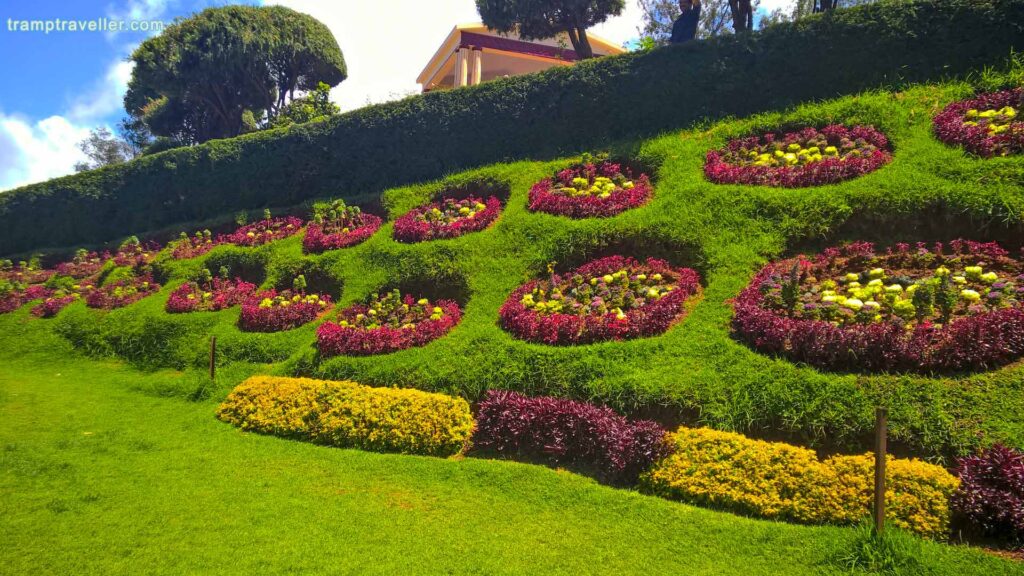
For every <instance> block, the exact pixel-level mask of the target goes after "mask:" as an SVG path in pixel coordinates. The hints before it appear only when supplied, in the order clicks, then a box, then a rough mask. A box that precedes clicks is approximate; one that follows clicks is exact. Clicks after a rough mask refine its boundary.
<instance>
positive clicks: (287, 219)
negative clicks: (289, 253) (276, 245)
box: [224, 211, 302, 246]
mask: <svg viewBox="0 0 1024 576" xmlns="http://www.w3.org/2000/svg"><path fill="white" fill-rule="evenodd" d="M301 229H302V220H301V219H299V218H296V217H294V216H284V217H280V218H272V217H271V216H270V212H269V211H267V212H265V213H264V214H263V220H260V221H259V222H253V223H252V224H247V225H245V226H242V227H241V228H239V229H238V230H235V232H234V233H232V234H228V235H227V236H225V237H224V240H226V241H227V242H230V243H232V244H236V245H238V246H262V245H264V244H266V243H267V242H273V241H274V240H280V239H282V238H287V237H289V236H292V235H293V234H296V233H297V232H298V231H299V230H301Z"/></svg>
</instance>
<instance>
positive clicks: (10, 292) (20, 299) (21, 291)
mask: <svg viewBox="0 0 1024 576" xmlns="http://www.w3.org/2000/svg"><path fill="white" fill-rule="evenodd" d="M49 295H50V289H49V288H46V287H45V286H40V285H38V284H37V285H34V286H27V285H25V284H22V283H14V282H9V281H7V280H0V314H7V313H8V312H13V311H15V310H17V309H18V308H21V307H22V306H24V305H25V304H27V303H29V302H31V301H32V300H38V299H39V298H46V297H47V296H49Z"/></svg>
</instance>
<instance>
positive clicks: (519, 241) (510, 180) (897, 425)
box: [52, 77, 1024, 457]
mask: <svg viewBox="0 0 1024 576" xmlns="http://www.w3.org/2000/svg"><path fill="white" fill-rule="evenodd" d="M988 81H989V82H997V83H998V82H1005V81H1007V78H1005V77H994V78H989V79H988ZM970 90H971V88H970V87H969V86H967V85H965V84H950V85H940V86H922V87H917V88H913V89H910V90H908V91H906V92H902V93H899V94H890V93H884V92H881V93H866V94H862V95H859V96H856V97H848V98H843V99H840V100H836V101H829V102H825V103H820V104H811V105H806V106H803V107H800V108H798V109H795V110H793V111H790V112H787V113H785V114H772V115H765V116H759V117H755V118H752V119H745V120H736V121H727V122H722V123H717V124H713V125H711V126H708V127H705V128H701V129H695V130H692V131H688V132H684V133H682V134H679V133H675V134H669V135H666V136H664V137H661V138H656V139H653V140H649V141H644V142H633V143H626V144H625V145H624V146H623V149H622V152H623V153H626V154H630V155H633V156H636V157H638V158H640V159H641V160H643V161H644V162H647V163H649V164H650V165H652V166H656V167H657V177H658V179H657V183H656V196H655V198H654V200H653V201H652V202H651V203H650V204H649V205H647V206H645V207H643V208H640V209H637V210H632V211H629V212H626V213H624V214H622V215H620V216H617V217H615V218H610V219H591V220H582V221H573V220H569V219H564V218H556V217H552V216H548V215H544V214H533V213H530V212H528V211H527V210H526V208H525V202H526V195H527V192H528V190H529V187H530V185H531V184H532V183H533V182H535V181H536V180H537V179H539V178H541V177H544V176H546V175H548V174H550V172H551V171H552V170H553V169H555V168H556V167H558V166H562V165H564V163H565V162H564V161H563V162H549V163H534V162H518V163H510V164H501V165H495V166H491V167H486V168H483V169H480V170H477V171H473V172H470V173H466V174H462V175H458V176H456V177H453V178H452V179H450V180H449V181H447V182H444V183H432V184H425V185H421V186H413V187H408V188H402V189H396V190H391V191H389V192H388V193H386V194H385V197H384V204H385V206H386V207H387V208H388V210H389V212H390V214H391V216H392V217H394V216H396V215H398V214H401V213H403V212H404V211H405V210H407V209H408V208H410V207H412V206H415V205H417V204H419V203H421V202H423V201H425V200H427V199H428V198H429V197H430V196H431V194H433V193H436V192H438V191H439V190H442V189H444V188H445V187H446V186H451V185H453V183H458V182H465V181H467V180H472V179H474V178H491V179H495V180H497V181H500V182H504V183H506V184H507V185H508V188H509V190H510V193H511V196H510V197H509V199H508V202H507V205H506V208H505V210H504V212H503V214H502V216H501V218H500V219H499V221H498V223H497V224H496V225H495V226H493V227H492V228H491V229H489V230H487V231H484V232H480V233H476V234H471V235H468V236H465V237H462V238H459V239H454V240H444V241H436V242H428V243H421V244H414V245H403V244H399V243H396V242H395V241H393V240H392V239H391V238H390V233H391V225H390V224H388V225H385V226H384V228H383V229H382V231H381V232H379V233H378V234H377V235H376V236H374V237H373V238H372V239H370V240H369V241H368V242H366V243H364V244H363V245H360V246H358V247H355V248H350V249H346V250H339V251H333V252H330V253H327V254H325V255H322V256H313V257H303V256H302V253H301V248H300V246H301V243H300V238H299V237H293V238H291V239H288V240H284V241H280V242H276V243H273V244H271V245H269V246H265V247H262V248H259V249H256V250H242V249H237V248H231V247H225V248H219V249H217V250H216V251H214V252H212V253H211V254H210V255H208V257H206V258H201V259H197V260H195V261H191V262H170V263H168V265H167V270H168V271H169V272H170V275H171V278H172V280H171V281H170V282H168V284H167V287H166V288H165V289H164V291H163V292H162V293H161V295H159V296H156V297H152V298H149V299H146V300H143V301H142V302H140V303H138V304H136V305H134V306H131V307H129V308H127V309H125V310H120V311H115V312H113V313H110V314H107V315H103V314H102V313H99V312H96V311H92V310H87V309H85V308H84V306H82V305H75V306H72V307H71V308H69V309H68V310H66V311H65V312H63V313H62V314H61V316H60V317H59V318H58V319H57V320H55V321H52V323H53V325H54V326H55V327H56V328H57V329H58V330H59V331H60V332H61V333H63V334H65V335H66V336H67V337H68V338H69V339H70V340H71V341H73V342H74V343H75V344H76V345H77V346H79V347H80V348H82V349H86V350H91V351H94V352H97V353H100V354H109V353H113V354H116V355H119V356H121V357H123V358H127V359H129V360H132V361H134V362H137V363H142V364H148V365H161V366H175V367H179V368H184V367H189V366H192V367H199V366H202V364H203V363H204V362H205V346H206V341H207V336H208V334H216V335H217V336H218V340H219V342H220V344H221V349H222V352H223V356H222V358H223V359H224V360H225V362H235V361H240V362H243V363H253V362H273V363H278V364H276V365H275V366H274V367H273V370H276V371H279V372H288V373H308V374H316V375H321V376H326V377H332V378H352V379H355V380H358V381H362V382H365V383H369V384H376V385H402V386H413V387H419V388H424V389H428V390H438V391H448V392H453V393H459V394H463V395H466V396H467V397H470V398H475V397H477V396H478V395H479V394H480V393H481V392H482V391H484V390H486V389H488V388H494V387H508V388H515V389H520V390H524V391H526V392H529V393H549V394H557V395H565V396H574V397H580V398H586V399H594V400H597V401H601V402H606V403H609V404H611V405H612V406H614V407H616V408H619V409H624V410H629V411H636V412H639V413H641V414H645V415H651V414H653V415H657V416H659V417H662V418H663V419H664V420H668V421H672V420H677V419H684V420H686V421H689V422H699V423H702V424H707V425H711V426H714V427H718V428H723V429H732V430H740V431H746V432H748V433H753V434H756V435H762V436H770V437H784V438H789V439H792V440H795V441H801V442H806V443H811V444H815V445H827V446H830V447H839V448H842V449H844V450H854V451H855V450H863V449H866V448H867V447H868V446H869V444H868V442H867V437H868V435H869V433H870V430H871V427H872V413H873V407H874V406H875V405H876V404H878V403H883V404H887V405H888V406H889V407H890V414H891V417H892V434H893V437H894V439H895V440H896V447H897V450H905V449H909V450H910V451H913V452H914V453H916V454H920V455H924V456H927V457H942V456H948V455H949V454H951V453H961V452H965V451H969V450H971V449H972V448H973V447H975V446H977V445H978V444H985V443H990V442H992V441H996V440H1001V441H1003V442H1007V443H1009V444H1012V445H1016V446H1024V390H1022V386H1024V378H1022V376H1024V366H1012V367H1009V368H1006V369H1003V370H998V371H994V372H991V373H986V374H979V375H971V376H967V377H961V378H926V377H920V376H878V375H875V376H871V375H856V374H830V373H823V372H820V371H817V370H814V369H810V368H806V367H800V366H796V365H794V364H792V363H790V362H787V361H784V360H776V359H772V358H767V357H765V356H763V355H761V354H758V353H756V352H754V351H752V350H750V349H749V348H747V347H746V346H744V345H742V344H740V343H737V342H736V341H734V340H733V339H732V338H731V337H730V335H729V321H730V318H731V308H730V307H729V305H728V299H729V298H731V297H733V296H735V295H736V294H737V293H738V292H739V291H740V290H741V289H742V288H743V286H744V285H745V284H746V283H747V282H748V281H749V278H750V276H751V274H752V273H753V271H754V270H756V269H757V267H758V266H760V265H761V264H762V263H763V262H764V261H765V260H766V259H767V258H770V257H773V256H777V255H780V254H785V253H787V252H789V253H791V252H793V251H794V250H797V249H801V248H802V249H812V250H813V249H815V246H812V245H810V244H809V241H810V240H811V239H813V240H814V241H815V242H816V243H817V245H818V247H820V246H822V245H825V244H827V243H835V242H840V241H843V240H852V239H859V238H868V239H876V240H882V241H884V242H892V241H897V240H906V241H916V240H935V239H942V238H947V239H948V238H953V237H956V236H965V237H970V238H974V239H979V240H984V239H1000V240H1009V242H1008V245H1014V244H1015V245H1020V243H1021V242H1020V235H1019V234H1020V232H1021V230H1022V228H1024V227H1022V217H1024V194H1022V192H1021V191H1022V187H1024V159H1021V158H1009V159H995V160H980V159H975V158H970V157H967V156H965V155H964V154H963V153H962V152H961V151H959V150H956V149H952V148H949V147H946V146H944V145H942V144H941V143H939V142H937V141H936V140H935V139H934V138H933V137H932V136H931V133H930V118H931V116H932V115H933V114H934V113H936V112H937V111H938V110H939V109H940V108H941V106H943V105H944V104H945V103H947V102H949V101H951V100H953V99H956V98H960V97H963V96H965V95H968V94H969V93H970ZM827 122H844V123H850V124H854V123H867V124H874V125H876V126H878V127H880V128H881V129H882V130H883V131H884V132H886V133H887V134H888V135H889V136H890V138H891V140H892V142H893V144H894V146H895V150H896V152H895V160H894V162H893V163H892V164H891V165H890V166H887V167H885V168H883V169H882V170H880V171H878V172H875V173H873V174H870V175H867V176H865V177H862V178H858V179H855V180H852V181H848V182H845V183H841V184H838V185H834V186H822V187H816V188H809V189H800V190H782V189H773V188H765V187H748V186H720V185H714V184H710V183H708V182H707V181H705V180H704V178H703V174H702V165H703V158H704V154H705V152H706V151H707V150H708V149H710V148H713V147H719V146H721V145H723V143H724V142H725V141H726V140H727V139H728V138H730V137H734V136H738V135H742V134H746V133H748V132H750V131H755V130H760V129H767V128H773V127H777V126H779V125H781V124H793V125H799V124H808V123H809V124H823V123H827ZM1015 236H1016V239H1014V237H1015ZM607 252H622V253H626V254H632V255H635V256H646V255H658V256H667V257H668V258H669V259H670V260H673V261H674V262H675V263H676V264H683V265H691V266H694V267H696V268H698V269H699V270H700V271H701V273H702V274H703V276H704V277H705V279H706V280H707V288H706V290H705V293H704V297H703V300H702V301H701V302H700V303H699V304H697V305H696V307H695V308H694V310H693V312H692V313H691V315H690V316H689V318H688V319H687V320H686V321H684V322H682V323H681V324H679V325H678V326H676V327H675V328H673V329H672V330H670V331H669V332H668V333H667V334H665V335H664V336H661V337H657V338H650V339H643V340H636V341H630V342H623V343H606V344H598V345H593V346H586V347H575V348H558V347H548V346H539V345H533V344H527V343H524V342H520V341H517V340H515V339H514V338H512V337H510V336H509V335H508V334H506V333H505V332H503V331H502V330H501V329H500V328H499V327H498V326H497V324H496V321H495V320H496V317H497V310H498V308H499V307H500V305H501V303H502V302H503V300H504V299H505V297H506V296H507V294H508V293H509V292H511V291H512V290H513V289H514V288H515V287H516V286H517V285H519V284H520V283H521V282H523V281H525V280H527V279H529V278H531V277H533V276H534V275H536V274H539V273H541V272H542V271H543V270H544V268H545V267H546V265H547V264H548V263H549V262H558V264H559V267H560V268H564V267H566V266H569V265H571V264H575V263H579V262H582V261H584V260H586V259H588V258H590V257H593V256H595V255H600V254H602V253H607ZM240 260H246V261H247V262H248V264H249V266H250V267H252V268H254V269H256V270H263V271H265V272H266V273H267V284H274V283H282V284H288V283H290V280H291V277H292V274H293V273H294V272H295V271H296V270H303V271H305V272H306V273H307V276H309V277H311V278H312V277H316V276H319V277H320V278H321V280H322V282H321V283H322V284H324V285H325V286H327V287H328V288H332V289H333V290H334V292H335V296H338V295H339V292H340V301H341V303H342V304H343V305H346V304H349V303H351V302H355V301H359V300H362V299H364V298H366V297H367V295H368V294H370V293H372V292H373V291H374V290H377V289H380V288H389V287H391V286H394V285H403V284H406V285H408V284H418V285H421V286H425V287H426V293H427V294H428V295H436V293H437V292H438V291H440V290H442V288H444V287H452V286H455V287H456V290H455V292H456V293H457V294H456V295H458V296H461V297H463V298H464V299H465V300H466V301H467V302H468V305H467V307H466V310H465V316H464V320H463V321H462V323H461V324H460V325H459V326H458V327H457V328H456V329H455V330H454V331H453V332H452V333H451V334H450V335H448V336H447V337H445V338H442V339H440V340H438V341H436V342H434V343H432V344H430V345H428V346H426V347H423V348H420V349H413V350H407V351H403V352H399V353H396V354H391V355H387V356H379V357H373V358H337V359H331V360H328V361H326V362H321V361H320V360H319V359H318V358H317V356H316V354H315V351H314V349H313V346H312V344H313V343H314V341H315V337H314V331H315V327H314V326H307V327H304V328H301V329H298V330H294V331H291V332H288V333H283V334H274V335H253V334H244V333H241V332H239V331H238V330H237V328H235V327H234V321H235V320H236V318H237V315H238V311H237V309H235V310H230V311H225V312H222V313H218V314H212V315H202V314H198V315H197V314H193V315H184V316H176V317H171V316H169V315H167V314H164V313H163V305H164V303H165V302H166V299H167V295H168V294H169V292H170V290H171V289H173V288H174V287H175V286H176V285H177V284H178V283H179V282H181V281H182V280H183V279H184V278H186V277H188V276H189V275H190V274H192V273H194V272H195V271H196V270H198V268H199V266H201V265H203V264H209V266H210V267H211V268H212V269H213V270H214V271H216V270H217V268H219V266H220V265H221V264H223V263H225V262H232V261H234V262H236V264H235V266H236V267H235V269H236V270H237V269H239V268H238V264H237V262H238V261H240ZM438 287H442V288H438ZM431 292H434V294H431ZM252 369H259V368H253V367H252V366H250V365H249V364H239V365H232V367H231V368H230V370H233V371H234V372H237V373H239V374H241V373H244V372H246V371H248V370H252ZM197 372H198V370H197ZM195 380H198V378H196V379H195ZM194 388H195V386H191V387H190V386H188V385H185V386H182V387H180V388H174V387H172V388H171V389H168V390H167V393H169V394H177V393H181V394H187V393H191V392H192V390H193V389H194ZM224 391H225V390H224V389H220V390H217V391H216V392H215V393H216V394H223V393H224Z"/></svg>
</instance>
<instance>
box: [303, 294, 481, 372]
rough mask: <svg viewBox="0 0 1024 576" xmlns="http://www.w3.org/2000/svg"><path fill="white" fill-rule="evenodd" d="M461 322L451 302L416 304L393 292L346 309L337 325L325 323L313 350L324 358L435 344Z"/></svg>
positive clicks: (421, 299)
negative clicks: (431, 342) (315, 348)
mask: <svg viewBox="0 0 1024 576" xmlns="http://www.w3.org/2000/svg"><path fill="white" fill-rule="evenodd" d="M461 318H462V311H461V310H460V309H459V305H458V304H456V303H455V302H452V301H451V300H439V301H437V302H431V301H430V300H429V299H427V298H420V299H419V300H417V299H415V298H414V297H412V296H410V295H408V294H406V295H405V296H402V294H401V292H399V290H397V289H395V290H393V291H391V292H388V293H386V294H384V295H383V296H382V295H379V294H374V295H373V297H372V298H371V299H370V301H369V303H367V304H355V305H353V306H349V307H348V308H346V309H344V310H342V311H341V312H340V313H339V314H338V321H337V322H325V323H324V324H323V325H321V326H320V328H318V329H317V332H316V339H317V346H318V347H319V349H320V354H321V355H323V356H324V357H330V356H337V355H342V354H343V355H347V356H368V355H371V354H386V353H388V352H395V351H396V350H403V349H405V348H411V347H413V346H423V345H424V344H426V343H428V342H430V341H432V340H436V339H437V338H440V337H441V336H444V335H445V334H446V333H447V332H448V331H449V330H451V329H452V328H453V327H454V326H455V325H456V324H458V323H459V320H460V319H461Z"/></svg>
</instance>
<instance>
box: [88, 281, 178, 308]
mask: <svg viewBox="0 0 1024 576" xmlns="http://www.w3.org/2000/svg"><path fill="white" fill-rule="evenodd" d="M159 291H160V285H159V284H157V283H155V282H153V279H152V278H151V277H149V276H148V275H143V276H135V277H133V278H130V279H127V280H118V281H117V282H113V283H111V284H107V285H106V286H102V287H100V288H96V289H93V290H90V291H89V293H88V294H86V296H85V305H86V306H88V307H89V308H101V309H103V310H112V309H114V308H122V307H124V306H127V305H129V304H132V303H134V302H138V301H139V300H142V299H143V298H145V297H146V296H149V295H151V294H155V293H157V292H159Z"/></svg>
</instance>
